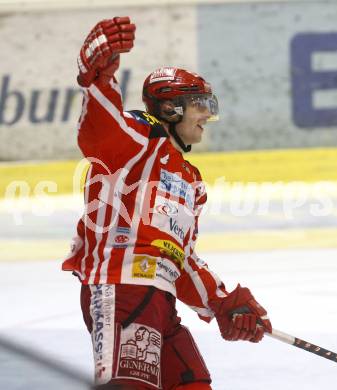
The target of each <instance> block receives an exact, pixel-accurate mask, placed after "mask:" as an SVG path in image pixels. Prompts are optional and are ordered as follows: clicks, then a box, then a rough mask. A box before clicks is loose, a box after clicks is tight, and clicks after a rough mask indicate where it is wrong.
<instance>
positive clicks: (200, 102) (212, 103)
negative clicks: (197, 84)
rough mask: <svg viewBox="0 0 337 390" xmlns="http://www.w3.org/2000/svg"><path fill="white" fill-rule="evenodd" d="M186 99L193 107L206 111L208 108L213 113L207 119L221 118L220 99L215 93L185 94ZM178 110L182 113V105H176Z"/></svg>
mask: <svg viewBox="0 0 337 390" xmlns="http://www.w3.org/2000/svg"><path fill="white" fill-rule="evenodd" d="M184 101H185V103H186V104H188V105H191V106H192V107H197V108H198V109H199V110H200V111H204V110H205V109H206V110H207V111H208V112H209V113H210V114H211V116H210V117H209V118H208V119H207V121H211V122H213V121H217V120H219V105H218V99H217V98H216V96H215V95H208V94H200V95H197V94H195V95H185V96H184ZM177 109H178V110H177ZM176 112H177V113H178V114H180V115H182V114H183V113H182V107H176Z"/></svg>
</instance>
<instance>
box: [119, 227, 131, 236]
mask: <svg viewBox="0 0 337 390" xmlns="http://www.w3.org/2000/svg"><path fill="white" fill-rule="evenodd" d="M116 232H117V233H124V234H129V233H130V228H129V227H124V226H117V229H116Z"/></svg>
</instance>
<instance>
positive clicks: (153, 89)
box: [143, 67, 218, 120]
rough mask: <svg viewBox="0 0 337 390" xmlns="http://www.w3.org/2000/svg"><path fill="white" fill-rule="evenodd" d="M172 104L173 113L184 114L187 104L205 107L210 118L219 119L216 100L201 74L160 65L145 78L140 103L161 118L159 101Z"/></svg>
mask: <svg viewBox="0 0 337 390" xmlns="http://www.w3.org/2000/svg"><path fill="white" fill-rule="evenodd" d="M165 100H170V101H172V102H173V103H174V111H173V113H174V114H178V115H179V116H180V117H182V115H183V114H184V109H185V107H186V104H187V103H188V102H189V103H191V104H194V105H197V106H199V107H206V108H207V109H208V110H209V112H210V113H211V115H212V116H211V118H210V119H209V120H217V119H218V116H217V115H218V101H217V98H216V96H215V95H213V93H212V88H211V85H210V84H209V83H207V82H206V81H205V80H204V79H203V78H202V77H201V76H199V75H197V74H196V73H192V72H188V71H187V70H184V69H179V68H174V67H162V68H159V69H157V70H155V71H154V72H152V73H151V74H150V75H149V76H148V77H147V78H146V79H145V81H144V86H143V102H144V104H145V106H146V109H147V111H148V112H149V113H150V114H153V115H155V116H158V117H161V114H160V103H161V102H163V101H165Z"/></svg>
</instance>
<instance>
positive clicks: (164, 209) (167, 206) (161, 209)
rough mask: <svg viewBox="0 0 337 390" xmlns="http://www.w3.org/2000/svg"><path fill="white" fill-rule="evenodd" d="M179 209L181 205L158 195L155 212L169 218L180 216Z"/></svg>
mask: <svg viewBox="0 0 337 390" xmlns="http://www.w3.org/2000/svg"><path fill="white" fill-rule="evenodd" d="M178 207H179V203H177V202H174V201H172V200H169V199H166V198H164V197H162V196H158V195H157V197H156V201H155V204H154V212H155V213H157V214H163V215H166V216H168V217H170V216H176V215H178Z"/></svg>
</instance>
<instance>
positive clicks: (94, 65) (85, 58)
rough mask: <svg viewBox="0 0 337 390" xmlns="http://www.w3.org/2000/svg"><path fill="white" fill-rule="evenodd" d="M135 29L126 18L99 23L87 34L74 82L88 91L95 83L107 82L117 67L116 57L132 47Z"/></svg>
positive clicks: (117, 60) (116, 18)
mask: <svg viewBox="0 0 337 390" xmlns="http://www.w3.org/2000/svg"><path fill="white" fill-rule="evenodd" d="M135 30H136V26H135V25H134V24H132V23H130V18H129V17H127V16H125V17H121V18H120V17H115V18H113V19H107V20H102V21H101V22H99V23H98V24H96V26H95V27H94V28H93V29H92V30H91V31H90V33H89V35H88V36H87V38H86V40H85V41H84V44H83V46H82V48H81V51H80V54H79V56H78V58H77V64H78V68H79V75H78V76H77V82H78V83H79V85H81V86H82V87H89V86H90V84H91V83H92V82H93V81H94V80H95V79H96V78H98V77H99V78H100V79H102V80H100V81H102V82H103V83H104V82H108V81H109V80H110V79H111V77H112V76H113V74H114V73H115V72H116V70H117V69H118V67H119V55H120V53H126V52H128V51H130V50H131V49H132V47H133V41H134V39H135Z"/></svg>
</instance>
